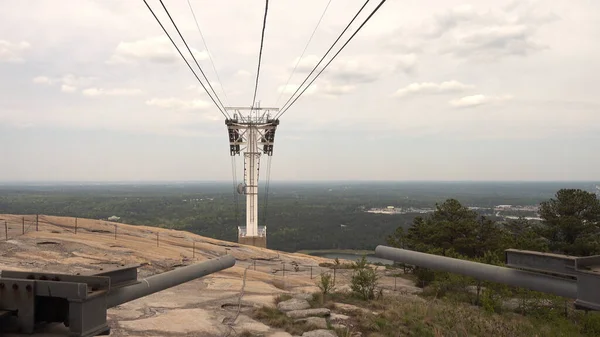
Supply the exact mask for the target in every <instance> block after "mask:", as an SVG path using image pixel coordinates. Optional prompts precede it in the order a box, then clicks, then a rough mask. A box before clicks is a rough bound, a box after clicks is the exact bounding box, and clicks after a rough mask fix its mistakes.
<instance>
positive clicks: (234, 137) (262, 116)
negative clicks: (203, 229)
mask: <svg viewBox="0 0 600 337" xmlns="http://www.w3.org/2000/svg"><path fill="white" fill-rule="evenodd" d="M225 109H226V110H228V111H232V110H233V111H235V112H234V113H233V118H231V119H227V120H225V124H226V125H227V132H228V134H229V153H230V155H231V156H235V155H239V154H240V153H241V152H243V153H244V183H241V184H240V185H238V187H237V192H238V193H239V194H244V195H246V226H245V228H242V227H238V237H239V238H243V237H266V235H267V228H266V226H262V227H260V228H259V226H258V179H259V171H260V156H261V155H262V154H266V155H267V156H272V155H273V144H274V142H275V131H276V130H277V126H278V125H279V120H278V119H274V118H272V117H271V113H270V112H271V111H274V112H277V111H279V109H277V108H260V107H248V108H245V107H226V108H225ZM245 110H250V111H249V112H248V113H246V114H242V111H245Z"/></svg>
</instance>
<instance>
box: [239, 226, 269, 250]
mask: <svg viewBox="0 0 600 337" xmlns="http://www.w3.org/2000/svg"><path fill="white" fill-rule="evenodd" d="M238 243H241V244H243V245H249V246H254V247H261V248H267V227H266V226H258V236H246V227H238Z"/></svg>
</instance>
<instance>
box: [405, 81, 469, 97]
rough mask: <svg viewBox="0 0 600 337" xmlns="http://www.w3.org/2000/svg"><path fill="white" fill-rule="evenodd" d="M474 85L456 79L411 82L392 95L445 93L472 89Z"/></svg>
mask: <svg viewBox="0 0 600 337" xmlns="http://www.w3.org/2000/svg"><path fill="white" fill-rule="evenodd" d="M472 88H474V86H472V85H467V84H463V83H461V82H458V81H446V82H442V83H433V82H422V83H411V84H409V85H407V86H406V87H404V88H400V89H398V90H397V91H396V93H395V94H394V96H397V97H404V96H409V95H417V94H445V93H454V92H461V91H465V90H467V89H472Z"/></svg>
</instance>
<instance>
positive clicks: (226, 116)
mask: <svg viewBox="0 0 600 337" xmlns="http://www.w3.org/2000/svg"><path fill="white" fill-rule="evenodd" d="M143 1H144V3H145V4H146V7H148V10H150V13H152V16H154V19H156V22H158V24H159V25H160V28H162V30H163V32H165V34H166V35H167V37H168V38H169V40H170V41H171V43H172V44H173V46H174V47H175V49H177V52H178V53H179V55H180V56H181V58H182V59H183V61H184V62H185V64H187V66H188V68H190V70H191V71H192V74H194V76H195V77H196V79H197V80H198V82H200V85H202V88H204V91H206V93H207V94H208V97H210V99H211V100H212V102H213V103H214V104H215V105H216V106H217V109H219V111H220V112H221V114H222V115H223V116H225V118H229V116H228V115H227V112H226V111H224V110H223V109H221V107H220V106H219V104H217V102H216V101H215V99H214V98H213V97H212V96H211V95H210V93H209V92H208V89H206V86H205V85H204V83H202V81H201V80H200V77H198V74H196V72H195V71H194V69H193V68H192V66H191V65H190V63H189V62H188V60H187V59H186V58H185V56H183V53H182V52H181V50H179V47H177V44H176V43H175V41H173V38H171V35H170V34H169V33H168V32H167V30H166V29H165V26H163V24H162V22H160V20H159V19H158V17H157V16H156V14H154V11H153V10H152V8H151V7H150V5H149V4H148V2H147V1H146V0H143ZM192 56H193V55H192Z"/></svg>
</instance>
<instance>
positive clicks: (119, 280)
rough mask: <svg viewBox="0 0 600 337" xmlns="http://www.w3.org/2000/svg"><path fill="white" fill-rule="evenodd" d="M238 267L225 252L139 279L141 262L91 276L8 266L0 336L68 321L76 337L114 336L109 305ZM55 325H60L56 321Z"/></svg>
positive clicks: (0, 280) (2, 279)
mask: <svg viewBox="0 0 600 337" xmlns="http://www.w3.org/2000/svg"><path fill="white" fill-rule="evenodd" d="M233 265H235V258H234V257H233V256H232V255H225V256H222V257H218V258H215V259H211V260H208V261H204V262H200V263H197V264H193V265H190V266H186V267H182V268H177V269H174V270H172V271H169V272H166V273H162V274H157V275H153V276H150V277H148V278H145V279H142V280H138V279H137V268H138V267H140V266H139V265H129V266H122V267H119V268H116V269H111V270H107V271H100V272H99V273H93V274H87V275H79V274H78V275H70V274H52V273H33V272H26V271H13V270H3V271H2V273H1V276H0V335H2V336H4V333H20V334H34V333H37V332H40V333H44V332H45V331H40V328H41V329H42V330H43V328H44V327H45V328H53V326H52V323H63V324H64V326H66V327H67V328H68V333H67V334H66V335H68V336H71V337H92V336H100V335H109V334H110V328H109V327H108V325H107V322H106V311H107V309H108V308H112V307H116V306H118V305H120V304H123V303H126V302H129V301H133V300H135V299H138V298H140V297H144V296H147V295H150V294H153V293H156V292H159V291H162V290H164V289H167V288H171V287H174V286H177V285H179V284H182V283H185V282H189V281H192V280H194V279H197V278H199V277H202V276H206V275H208V274H212V273H215V272H218V271H220V270H223V269H227V268H230V267H232V266H233ZM54 325H55V324H54Z"/></svg>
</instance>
